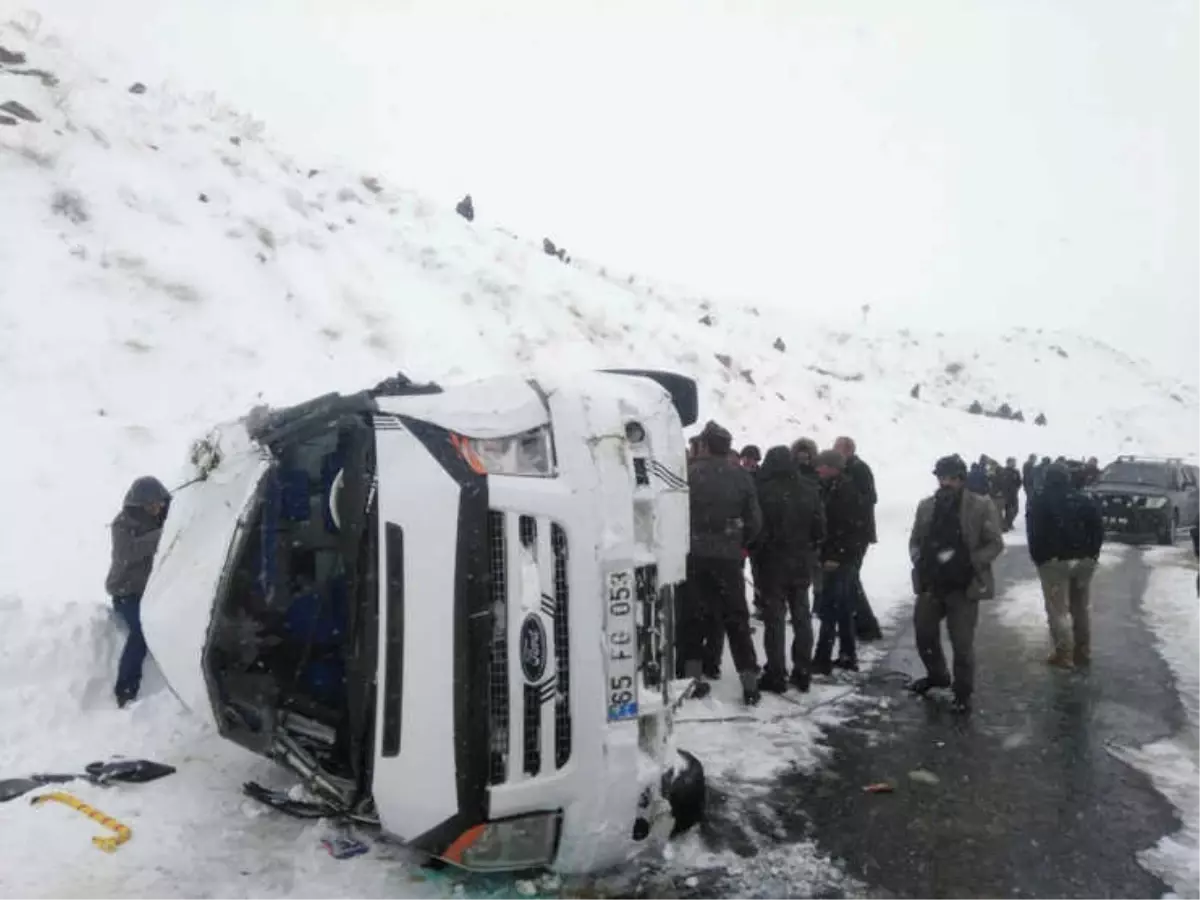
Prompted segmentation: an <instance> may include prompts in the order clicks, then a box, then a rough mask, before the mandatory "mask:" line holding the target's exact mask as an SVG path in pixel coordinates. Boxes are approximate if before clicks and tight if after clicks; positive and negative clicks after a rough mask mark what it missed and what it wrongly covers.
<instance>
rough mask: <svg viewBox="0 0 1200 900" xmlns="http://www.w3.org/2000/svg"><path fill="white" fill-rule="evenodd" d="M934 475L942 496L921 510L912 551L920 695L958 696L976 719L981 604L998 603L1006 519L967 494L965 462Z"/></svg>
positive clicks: (959, 706) (958, 706) (948, 464)
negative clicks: (996, 566)
mask: <svg viewBox="0 0 1200 900" xmlns="http://www.w3.org/2000/svg"><path fill="white" fill-rule="evenodd" d="M933 474H934V475H936V476H937V479H938V485H939V487H938V490H937V493H935V494H934V495H933V496H932V497H929V498H927V499H925V500H922V501H921V503H920V505H919V506H918V507H917V516H916V520H915V521H914V522H913V528H912V534H911V535H910V537H909V541H908V549H909V555H910V557H911V559H912V562H913V589H914V591H915V592H916V594H917V604H916V609H915V610H914V611H913V626H914V630H915V632H916V641H917V652H918V653H920V655H921V661H922V662H923V663H924V664H925V671H926V673H927V674H926V677H924V678H918V679H917V680H916V681H914V682H913V684H912V690H914V691H915V692H916V693H918V694H924V693H926V692H927V691H928V690H929V689H930V688H935V687H950V686H951V685H953V688H954V707H953V708H954V710H955V712H959V713H964V714H965V713H969V712H970V711H971V694H972V692H973V690H974V687H975V625H976V622H977V621H978V619H979V601H980V600H986V599H989V598H991V597H993V596H994V595H995V592H996V585H995V581H994V579H993V576H992V562H993V561H994V560H995V559H996V557H998V556H999V555H1000V554H1001V552H1002V551H1003V550H1004V538H1003V536H1002V535H1001V530H1000V517H999V515H998V514H997V512H996V507H995V505H994V504H993V503H992V502H991V500H990V499H989V498H988V497H987V496H981V495H978V494H974V493H971V492H970V491H967V490H964V487H965V485H966V480H967V465H966V463H965V462H963V461H962V459H961V458H960V457H958V456H946V457H943V458H942V459H940V460H938V462H937V466H936V467H935V468H934V470H933ZM942 619H945V620H946V628H947V631H949V633H950V646H951V649H952V650H953V651H954V678H953V681H951V678H950V672H949V671H948V670H947V668H946V657H945V655H944V654H943V652H942V636H941V622H942Z"/></svg>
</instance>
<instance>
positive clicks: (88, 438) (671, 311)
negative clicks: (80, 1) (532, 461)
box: [0, 22, 1198, 896]
mask: <svg viewBox="0 0 1200 900" xmlns="http://www.w3.org/2000/svg"><path fill="white" fill-rule="evenodd" d="M0 46H2V47H4V48H5V49H6V50H7V51H10V52H11V53H19V54H24V55H25V56H27V60H26V61H25V62H17V61H15V59H14V57H12V56H7V57H3V58H5V59H8V60H10V62H9V63H8V64H4V65H0V104H4V103H6V102H8V101H15V102H16V103H18V104H20V106H19V107H10V109H14V108H16V109H19V110H20V111H21V115H16V114H13V113H11V112H10V113H0V114H2V115H6V116H7V117H8V118H10V119H12V120H13V124H0V196H3V198H4V201H5V202H4V214H3V215H2V216H0V382H2V383H3V384H4V385H5V390H4V391H2V392H0V421H3V422H4V423H5V442H4V454H3V463H4V464H3V466H0V492H2V494H3V496H5V497H6V498H8V500H9V503H10V509H11V510H12V511H11V512H10V514H9V515H8V516H6V517H5V521H4V524H3V525H0V573H2V574H0V628H2V629H3V632H4V634H5V641H4V643H3V645H0V683H3V684H4V685H5V690H4V691H3V692H2V693H0V717H2V718H3V720H4V721H6V722H9V723H12V722H24V723H27V727H22V728H17V729H12V728H7V729H5V733H4V734H3V737H2V738H0V773H4V774H5V775H18V774H25V773H27V772H29V771H34V770H45V769H52V768H55V767H62V766H67V767H77V766H78V765H80V764H82V763H84V762H87V761H90V760H91V759H93V758H98V757H100V756H102V755H104V754H106V753H109V752H124V753H146V754H148V755H151V756H159V757H161V758H170V759H171V760H172V761H174V762H176V763H177V764H178V763H181V762H182V763H184V764H183V765H182V766H181V772H180V774H179V775H177V776H173V777H172V779H170V780H168V781H164V782H162V783H160V784H157V785H153V786H146V787H144V788H142V789H140V790H139V791H137V792H125V793H121V794H118V793H113V792H107V793H106V792H100V791H98V790H96V789H93V790H92V792H91V793H90V794H89V793H88V792H87V791H81V794H83V795H84V796H85V798H87V799H92V800H94V802H95V803H96V805H98V806H100V808H101V809H103V810H105V811H106V812H109V813H110V814H113V815H116V816H118V817H121V816H124V815H128V816H133V817H136V818H137V819H138V821H139V822H142V823H145V826H144V827H146V828H149V829H151V830H152V831H153V832H154V833H155V834H156V839H157V840H158V841H159V843H160V845H166V846H169V847H174V848H176V849H177V851H178V852H177V853H175V856H176V857H178V859H177V860H176V861H175V862H171V863H165V862H163V860H162V858H161V855H159V856H155V855H154V853H153V849H152V845H150V844H149V842H138V841H136V840H135V841H134V842H131V844H130V846H129V847H128V848H123V849H122V851H121V852H120V854H118V855H116V856H114V857H113V858H111V859H108V858H104V859H99V860H97V857H98V856H99V854H97V853H96V851H94V850H93V849H92V848H91V847H89V846H88V843H87V840H86V837H85V836H86V834H88V833H90V832H89V831H88V829H90V827H91V826H90V824H87V823H86V820H83V819H81V818H80V821H79V822H77V823H72V824H73V826H74V825H77V826H78V827H79V832H78V834H75V838H74V839H73V840H74V843H72V844H71V847H72V849H71V851H70V853H71V854H77V855H75V856H72V857H70V864H67V865H64V862H63V860H64V857H63V855H62V854H63V853H64V852H66V851H63V850H62V849H61V846H62V845H63V841H64V840H67V839H66V838H64V837H63V831H62V830H61V820H62V819H63V817H70V816H72V815H73V814H71V813H70V811H68V810H66V809H65V808H59V809H43V810H39V811H38V812H36V813H31V811H30V810H29V809H28V808H27V807H25V806H24V805H23V804H22V803H15V804H6V805H4V806H0V831H2V832H3V833H4V835H5V837H6V838H7V837H8V836H10V835H12V836H14V840H15V841H16V843H17V847H16V851H18V852H14V855H12V856H11V857H9V858H13V859H17V858H19V859H24V860H26V862H27V864H26V865H21V866H18V867H15V868H14V867H9V866H5V867H3V868H0V891H2V892H3V893H5V894H25V893H29V894H39V895H41V894H50V895H63V894H74V893H79V894H125V895H128V896H134V895H138V896H140V895H151V894H155V893H163V892H167V893H172V894H175V893H202V892H203V893H217V894H227V893H245V892H255V893H259V894H265V895H270V896H276V895H286V894H290V893H298V892H299V893H312V894H317V893H326V894H329V893H345V892H346V891H347V887H346V884H347V883H351V884H352V892H353V893H356V894H359V895H372V894H386V893H388V892H392V893H395V892H396V891H397V890H401V891H404V892H409V893H411V892H415V891H424V890H425V888H426V887H428V889H429V890H430V891H433V892H438V891H441V890H443V888H442V887H438V886H436V885H434V886H430V885H426V886H424V887H422V886H421V885H420V884H419V883H416V882H411V881H408V880H406V879H408V878H409V876H408V875H406V874H403V873H404V872H405V871H406V870H405V866H404V864H403V861H402V860H396V861H393V862H389V863H388V864H387V865H385V866H383V867H373V868H368V867H366V866H359V867H358V868H356V869H354V870H353V871H354V873H355V874H354V876H353V878H352V879H351V881H350V882H346V881H345V880H344V879H347V878H350V876H347V875H346V872H347V868H346V867H347V864H346V863H335V862H333V861H332V860H329V859H328V858H323V859H322V858H321V857H314V856H313V855H312V846H313V845H314V843H315V838H314V836H313V833H312V830H311V829H309V828H305V827H303V826H301V825H299V824H297V823H293V822H283V823H281V822H280V821H279V820H278V818H277V817H272V819H271V821H270V822H262V821H260V820H259V819H252V818H251V817H252V816H254V815H256V814H257V811H255V810H251V809H249V808H248V807H246V805H245V804H244V803H243V802H242V801H241V799H240V795H239V794H238V787H239V785H240V783H241V782H242V781H245V780H248V779H250V778H260V779H263V778H267V777H269V776H268V775H266V774H264V773H265V772H269V767H265V765H264V764H260V763H259V762H257V761H255V760H253V759H252V758H250V757H248V756H246V755H244V754H242V753H240V752H239V751H237V750H236V749H235V748H232V747H229V746H225V745H224V744H222V743H221V742H219V741H215V740H213V739H212V738H211V736H209V735H205V734H204V733H202V732H201V731H200V730H199V727H198V725H197V724H196V723H195V722H192V721H189V720H187V719H185V718H182V717H181V716H180V715H179V712H178V709H177V707H175V706H174V704H173V702H172V701H171V698H170V697H169V696H168V695H167V694H165V693H163V692H161V691H159V692H158V693H153V691H151V693H150V696H148V697H147V698H146V700H145V701H144V702H143V703H142V704H141V705H140V706H139V707H138V708H136V709H135V710H134V711H133V712H132V714H127V713H118V712H116V711H115V710H112V709H110V708H109V696H108V689H109V686H108V680H109V679H110V677H111V672H112V670H113V668H114V660H115V654H116V652H117V647H118V643H117V641H118V638H117V636H116V634H115V632H114V631H113V630H112V628H111V625H110V623H109V621H108V615H107V612H106V606H105V604H106V598H105V597H104V596H103V590H102V584H103V578H104V573H105V570H106V566H107V555H108V551H109V546H108V532H107V523H108V521H109V520H110V519H111V517H112V516H113V514H114V513H115V512H116V510H117V507H118V505H119V503H120V499H121V496H122V494H123V492H124V490H125V488H126V486H127V485H128V483H129V481H130V480H131V479H132V478H133V477H135V476H137V475H140V474H143V473H146V472H154V473H160V474H163V475H164V476H168V475H169V474H170V473H173V472H174V471H176V469H177V468H178V463H179V462H180V461H181V459H182V457H183V455H184V453H185V451H186V448H187V445H188V442H189V441H190V440H191V439H192V438H193V437H195V436H196V435H197V434H198V433H201V432H203V431H204V430H205V429H206V428H207V426H208V425H209V424H211V423H212V422H215V421H218V420H221V419H223V418H227V417H229V416H234V415H238V414H240V413H242V412H244V411H245V410H246V409H247V408H248V407H249V406H250V405H251V404H253V403H256V402H260V401H263V400H265V401H268V402H271V403H288V402H292V401H296V400H300V399H304V398H305V397H307V396H311V395H313V394H316V393H319V392H324V391H327V390H330V389H343V390H353V389H356V388H359V387H362V386H364V385H367V384H372V383H375V382H376V381H378V380H379V379H381V378H382V377H384V376H386V375H388V374H391V373H393V372H395V371H396V370H398V369H402V370H403V371H405V372H406V373H408V374H410V375H411V376H413V377H415V378H419V379H442V380H450V379H455V378H462V377H467V376H473V375H477V374H485V373H489V372H497V371H502V370H511V369H513V368H517V369H522V370H524V369H536V368H555V369H557V368H580V367H593V366H601V365H605V366H612V365H628V364H636V365H643V366H658V367H666V368H673V369H679V370H682V371H685V372H687V373H689V374H691V375H693V376H695V377H696V378H698V379H699V381H700V383H701V385H702V390H703V402H704V411H703V417H704V418H716V419H718V420H721V421H724V422H726V423H727V424H729V425H730V426H731V427H732V428H733V429H734V430H735V432H736V434H737V438H738V440H739V441H746V440H754V441H756V442H758V443H760V444H763V445H764V446H766V445H768V444H771V443H775V442H781V441H789V442H790V441H791V440H793V439H795V438H796V437H799V436H801V435H811V436H813V437H815V438H817V439H818V440H819V442H821V443H822V444H823V445H825V444H828V443H830V442H831V441H832V439H833V438H834V437H835V436H836V435H837V434H840V433H851V434H854V435H856V436H857V437H858V439H859V443H860V449H861V452H862V454H863V456H864V457H865V458H866V459H867V460H868V461H870V462H871V463H872V464H873V465H874V466H875V468H876V472H877V479H878V482H879V486H880V493H881V495H882V498H883V500H882V508H881V511H880V518H881V537H882V543H881V545H880V547H879V548H878V549H877V550H876V551H875V552H874V553H873V555H872V557H871V558H870V559H869V562H868V569H867V572H866V578H867V580H868V586H869V588H870V589H871V590H872V592H873V593H874V595H875V597H876V600H877V603H878V604H879V605H880V606H881V607H884V608H887V607H889V606H891V605H893V604H897V603H900V602H902V601H903V600H905V599H907V597H908V591H907V581H906V567H907V561H906V557H905V552H904V549H903V537H902V532H903V530H904V529H905V528H906V527H907V525H908V523H909V520H910V517H911V513H912V506H913V503H914V501H915V500H916V499H917V497H919V496H920V495H921V494H922V493H924V492H926V491H927V490H929V489H930V483H931V478H930V476H929V469H930V467H931V464H932V462H933V460H934V459H935V458H936V457H937V456H939V455H942V454H944V453H948V452H954V451H959V452H962V453H964V454H965V455H971V456H973V455H977V454H978V453H980V452H985V451H986V452H988V453H990V454H991V455H993V456H999V457H1003V456H1006V455H1017V456H1020V457H1024V456H1025V455H1026V454H1027V453H1029V452H1034V451H1036V452H1038V453H1039V454H1041V453H1048V454H1052V455H1054V454H1058V453H1068V454H1086V453H1094V454H1096V455H1099V456H1101V457H1104V456H1106V455H1111V454H1112V453H1114V452H1117V451H1118V450H1145V451H1151V452H1187V453H1193V454H1194V452H1195V448H1196V446H1197V443H1198V435H1197V427H1198V425H1197V409H1198V401H1197V391H1196V387H1195V385H1181V384H1175V383H1169V382H1166V381H1164V380H1162V379H1160V378H1158V377H1157V376H1156V375H1155V374H1154V372H1153V369H1152V367H1150V366H1149V365H1147V364H1146V363H1144V362H1141V361H1137V360H1131V359H1128V358H1126V357H1124V356H1122V355H1121V354H1119V353H1118V352H1116V351H1114V350H1112V349H1110V348H1107V347H1104V346H1102V345H1098V344H1096V343H1095V342H1092V341H1090V340H1083V339H1079V338H1074V337H1072V336H1070V335H1039V334H1037V333H1030V332H1020V331H1014V332H1013V333H1011V334H1008V335H1001V336H996V337H995V338H994V339H988V340H983V341H980V340H977V339H974V338H967V337H964V336H954V335H937V334H918V333H915V332H914V333H912V334H906V333H899V334H897V333H889V332H884V331H877V330H874V329H872V328H870V327H864V328H862V329H860V330H857V331H856V332H855V333H842V332H836V331H831V330H829V329H826V328H824V327H822V325H821V324H820V322H819V321H816V320H814V319H813V318H812V317H811V316H810V315H809V314H808V313H806V312H805V311H804V310H803V309H800V310H797V311H794V312H787V313H784V312H779V311H774V310H770V311H768V310H765V309H761V310H753V309H751V308H749V307H745V308H739V307H736V306H715V305H713V304H710V303H707V302H706V301H705V300H704V298H702V297H695V296H689V295H687V294H684V293H680V292H676V291H672V290H671V289H669V288H666V287H662V286H656V285H653V284H652V283H650V282H648V281H646V280H645V279H641V278H639V277H636V276H633V277H632V278H631V276H628V275H619V276H618V275H614V274H613V273H611V272H608V271H605V270H603V269H602V267H601V266H599V265H596V264H592V263H579V264H574V265H565V264H563V263H562V262H560V261H558V260H557V259H554V258H551V257H548V256H546V255H544V254H543V253H542V252H541V249H540V245H535V244H534V243H532V242H528V241H525V240H522V239H518V238H514V237H512V236H510V235H506V234H504V233H501V232H495V231H490V230H486V229H481V228H476V227H474V226H472V225H471V224H469V223H467V222H465V221H463V220H462V219H461V218H459V217H458V216H456V215H454V214H453V212H452V210H451V209H450V208H448V206H446V205H438V204H433V203H431V202H429V201H427V200H425V199H423V198H421V197H420V196H418V195H416V194H413V193H410V192H408V191H405V190H401V189H399V188H397V187H395V186H394V185H393V184H392V183H391V181H390V176H392V175H394V176H396V177H402V176H403V173H380V172H362V171H356V170H353V169H350V168H345V167H343V166H338V165H333V164H330V163H329V162H328V161H325V160H309V159H293V158H291V157H289V156H288V155H287V154H286V153H285V152H283V151H282V150H280V149H279V148H278V147H276V146H275V145H274V144H273V143H272V142H271V140H270V138H269V135H268V132H267V129H266V128H265V127H264V126H263V125H262V124H261V123H258V122H254V121H252V120H250V119H248V118H246V117H245V116H242V115H239V114H238V113H237V112H236V111H235V110H233V109H231V108H229V107H227V106H225V105H224V104H223V103H222V102H220V101H219V100H217V99H215V98H213V97H208V96H201V97H187V96H179V95H175V94H172V93H169V92H167V91H165V90H164V89H162V88H161V87H160V86H158V85H156V84H155V83H153V82H148V84H147V85H146V86H145V89H144V91H139V92H134V91H131V87H132V86H131V85H129V84H125V83H111V82H108V81H106V80H105V78H104V73H102V72H100V73H97V72H91V71H86V70H84V69H83V68H81V67H80V66H79V65H78V64H77V63H76V62H75V61H74V58H73V55H72V54H71V53H70V48H68V47H63V46H61V45H60V44H59V43H58V42H57V41H56V40H55V39H54V36H53V35H51V34H47V33H45V32H34V31H32V30H31V29H28V28H25V27H22V26H20V25H17V24H13V23H3V22H0ZM25 110H28V111H29V112H30V113H32V115H33V116H34V117H36V120H35V121H28V120H26V119H25V118H22V117H21V116H23V115H24V112H25ZM777 340H782V344H783V346H784V347H785V349H784V350H782V351H781V350H779V349H776V347H775V345H776V342H777ZM1056 346H1057V347H1059V348H1061V350H1062V353H1060V352H1058V351H1057V350H1055V349H1054V347H1056ZM952 363H959V364H961V368H960V369H957V374H955V375H953V376H952V375H950V374H949V373H948V371H947V367H948V366H950V365H951V364H952ZM916 384H920V385H921V386H922V389H921V391H920V399H913V398H912V397H911V396H910V390H911V389H912V387H913V386H914V385H916ZM973 400H979V401H980V402H981V403H983V404H984V405H985V406H987V407H989V408H991V407H992V406H995V405H998V404H999V403H1002V402H1007V403H1009V404H1010V405H1012V406H1013V407H1014V408H1020V409H1022V410H1023V411H1024V412H1025V415H1026V417H1027V419H1029V420H1032V418H1033V415H1035V414H1036V413H1038V412H1044V413H1045V414H1046V416H1047V417H1048V419H1049V423H1050V424H1049V426H1048V427H1046V428H1036V427H1034V426H1033V425H1031V424H1025V425H1020V424H1015V423H1012V422H1005V421H999V420H994V419H986V418H982V417H976V416H968V415H967V414H965V413H964V412H963V411H962V409H963V407H965V406H967V405H968V404H969V403H970V402H971V401H973ZM51 522H52V523H53V524H48V523H51ZM148 687H150V688H153V685H152V684H151V685H149V686H148ZM30 709H36V715H31V714H30V713H29V712H28V710H30ZM811 730H812V731H815V729H811ZM806 733H807V732H806ZM811 740H812V735H811V734H809V735H807V737H805V739H804V740H797V741H796V744H797V749H796V751H795V758H789V757H787V755H786V754H784V755H782V756H781V755H780V754H778V753H777V752H776V751H774V750H773V749H771V748H770V737H769V736H768V738H767V739H766V746H767V747H768V751H769V752H770V753H771V754H772V755H771V756H770V757H769V758H770V759H773V760H775V762H774V763H773V764H774V765H788V764H791V763H795V764H797V765H805V766H808V765H815V764H816V757H815V756H814V755H813V753H812V751H811V750H810V749H806V747H807V743H806V742H809V743H811ZM716 743H717V744H719V743H720V742H719V740H718V741H716ZM717 751H718V752H719V751H720V748H719V746H718V747H717ZM760 761H761V760H760ZM718 768H721V766H720V765H718ZM77 818H78V817H77ZM139 827H143V826H139ZM73 834H74V833H73ZM198 834H202V835H203V837H196V835H198ZM185 845H186V847H187V848H188V849H186V850H185V849H181V848H184V846H185ZM8 852H9V850H8V848H6V855H7V854H8ZM217 859H220V860H223V862H222V866H221V871H222V873H223V874H221V875H220V876H219V880H217V881H215V882H214V880H213V876H211V875H210V874H208V872H209V869H210V863H211V862H212V861H213V860H217ZM180 860H182V861H180ZM48 871H49V872H50V873H51V874H50V875H49V876H47V875H46V874H45V873H46V872H48ZM364 873H366V874H364ZM47 879H48V880H47ZM398 879H400V880H398ZM397 885H402V887H399V888H398V887H397Z"/></svg>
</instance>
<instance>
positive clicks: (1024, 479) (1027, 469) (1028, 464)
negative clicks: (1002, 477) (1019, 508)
mask: <svg viewBox="0 0 1200 900" xmlns="http://www.w3.org/2000/svg"><path fill="white" fill-rule="evenodd" d="M1036 468H1037V454H1036V453H1030V454H1029V459H1027V460H1025V465H1023V466H1021V483H1022V484H1023V485H1024V487H1025V500H1026V501H1027V502H1028V500H1029V495H1030V494H1032V493H1033V479H1034V470H1035V469H1036Z"/></svg>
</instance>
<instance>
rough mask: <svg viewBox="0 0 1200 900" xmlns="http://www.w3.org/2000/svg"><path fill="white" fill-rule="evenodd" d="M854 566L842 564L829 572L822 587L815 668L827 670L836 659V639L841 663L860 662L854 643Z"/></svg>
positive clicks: (814, 659)
mask: <svg viewBox="0 0 1200 900" xmlns="http://www.w3.org/2000/svg"><path fill="white" fill-rule="evenodd" d="M854 585H855V577H854V566H853V565H851V564H849V563H842V564H841V565H840V566H838V567H837V568H836V569H834V570H833V571H826V572H825V573H824V576H823V578H822V585H821V609H820V612H819V616H820V619H821V630H820V632H818V634H817V650H816V653H815V654H814V655H813V664H814V665H815V666H817V667H820V668H827V667H828V666H829V665H830V662H831V661H832V659H833V642H834V639H835V638H836V639H837V643H838V658H839V659H857V658H858V648H857V646H856V644H855V641H854V606H855V602H856V594H855V587H854Z"/></svg>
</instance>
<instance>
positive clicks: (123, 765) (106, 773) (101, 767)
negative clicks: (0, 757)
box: [0, 759, 175, 803]
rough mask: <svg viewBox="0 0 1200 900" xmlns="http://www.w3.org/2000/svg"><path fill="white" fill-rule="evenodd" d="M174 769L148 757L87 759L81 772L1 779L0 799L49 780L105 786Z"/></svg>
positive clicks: (138, 780) (133, 781) (155, 776)
mask: <svg viewBox="0 0 1200 900" xmlns="http://www.w3.org/2000/svg"><path fill="white" fill-rule="evenodd" d="M174 773H175V767H174V766H168V765H164V764H163V763H156V762H151V761H150V760H148V759H114V760H110V761H109V762H94V763H89V764H88V765H87V766H86V767H85V768H84V772H83V773H78V774H77V773H74V772H66V773H54V774H39V775H30V776H29V777H27V778H8V779H5V780H3V781H0V803H4V802H5V801H6V800H15V799H16V798H17V797H20V796H21V795H22V794H27V793H29V792H30V791H32V790H34V789H36V788H40V787H45V786H46V785H48V784H66V783H67V782H69V781H80V780H82V781H90V782H91V783H92V784H96V785H99V786H100V787H108V786H109V785H110V784H112V783H113V782H114V781H120V782H124V783H126V784H144V783H145V782H147V781H156V780H157V779H159V778H164V777H166V776H167V775H173V774H174Z"/></svg>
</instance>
